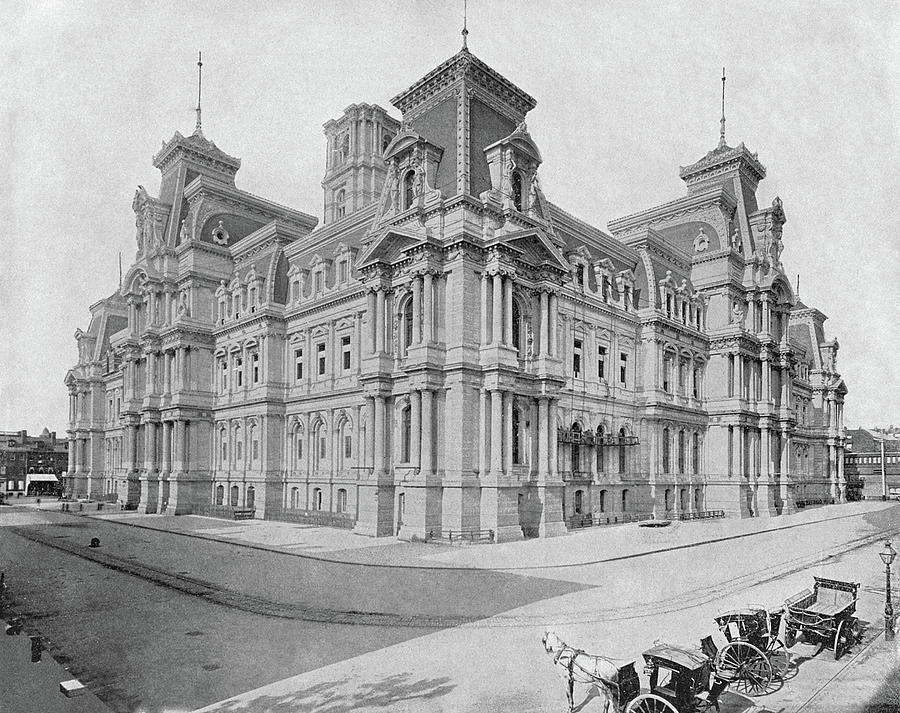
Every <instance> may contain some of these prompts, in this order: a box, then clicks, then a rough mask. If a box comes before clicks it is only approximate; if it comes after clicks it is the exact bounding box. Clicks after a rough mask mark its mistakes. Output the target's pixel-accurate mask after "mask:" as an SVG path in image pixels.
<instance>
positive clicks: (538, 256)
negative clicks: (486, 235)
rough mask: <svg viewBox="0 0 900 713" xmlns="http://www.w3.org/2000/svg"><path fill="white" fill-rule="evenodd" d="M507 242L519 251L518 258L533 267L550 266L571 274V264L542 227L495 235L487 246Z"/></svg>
mask: <svg viewBox="0 0 900 713" xmlns="http://www.w3.org/2000/svg"><path fill="white" fill-rule="evenodd" d="M497 244H505V245H508V246H509V247H512V248H514V249H515V250H517V251H518V252H519V257H518V259H519V260H521V261H522V262H524V263H525V264H527V265H531V266H532V267H550V268H553V269H555V270H558V271H560V272H563V273H565V274H569V271H570V270H571V265H570V264H569V261H568V260H567V259H566V257H565V256H564V255H563V254H562V252H561V251H560V249H559V248H558V247H557V246H556V245H555V244H554V242H553V241H552V240H551V239H550V238H549V237H548V236H547V235H546V234H545V233H544V231H543V230H541V229H540V228H528V229H525V230H517V231H514V232H512V233H505V234H500V235H496V236H494V238H493V239H492V240H489V241H486V242H485V247H490V246H491V245H497Z"/></svg>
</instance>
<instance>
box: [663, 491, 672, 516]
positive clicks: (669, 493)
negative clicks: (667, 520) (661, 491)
mask: <svg viewBox="0 0 900 713" xmlns="http://www.w3.org/2000/svg"><path fill="white" fill-rule="evenodd" d="M663 497H664V499H665V506H666V512H669V510H670V509H671V507H672V491H671V490H670V489H669V488H666V492H665V495H664V496H663Z"/></svg>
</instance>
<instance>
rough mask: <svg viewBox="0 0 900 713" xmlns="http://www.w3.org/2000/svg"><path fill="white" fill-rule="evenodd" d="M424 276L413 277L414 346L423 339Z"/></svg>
mask: <svg viewBox="0 0 900 713" xmlns="http://www.w3.org/2000/svg"><path fill="white" fill-rule="evenodd" d="M421 315H422V278H421V277H420V276H419V275H414V276H413V278H412V332H413V333H412V342H411V343H412V346H416V345H417V344H419V343H420V342H421V341H422V317H421Z"/></svg>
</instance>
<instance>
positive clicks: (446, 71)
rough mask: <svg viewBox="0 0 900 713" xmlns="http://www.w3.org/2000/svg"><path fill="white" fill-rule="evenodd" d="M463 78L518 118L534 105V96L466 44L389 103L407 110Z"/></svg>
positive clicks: (404, 110) (403, 110) (535, 102)
mask: <svg viewBox="0 0 900 713" xmlns="http://www.w3.org/2000/svg"><path fill="white" fill-rule="evenodd" d="M463 79H465V80H467V81H470V82H471V83H472V84H474V85H477V86H480V87H481V88H482V89H484V90H486V91H487V92H489V93H490V94H492V95H493V96H495V97H496V98H497V99H499V100H501V101H502V102H503V103H504V104H506V105H507V106H508V107H509V108H510V109H512V110H513V111H514V113H515V114H516V115H517V116H519V117H520V118H524V116H525V114H527V113H528V112H529V111H531V110H532V109H534V107H535V106H537V101H535V99H534V97H532V96H531V95H530V94H528V93H527V92H525V91H523V90H522V89H520V88H519V87H517V86H516V85H515V84H513V83H512V82H510V81H509V80H508V79H507V78H506V77H504V76H503V75H501V74H500V73H499V72H497V71H495V70H493V69H491V68H490V67H489V66H488V65H487V64H485V63H484V62H482V61H481V60H480V59H478V57H476V56H475V55H474V54H472V53H471V52H470V51H469V50H468V48H466V47H463V48H462V49H461V50H460V51H459V52H457V53H456V54H455V55H453V56H452V57H451V58H450V59H448V60H446V61H445V62H442V63H441V64H440V65H438V66H437V67H435V68H434V69H432V70H431V71H430V72H429V73H428V74H426V75H425V76H424V77H422V78H421V79H420V80H419V81H417V82H416V83H415V84H413V85H412V86H411V87H409V88H408V89H406V90H405V91H403V92H400V94H398V95H397V96H395V97H394V98H393V99H391V104H393V105H394V106H395V107H397V108H398V109H399V110H400V111H402V112H403V113H406V112H407V111H409V110H410V109H413V108H415V107H417V106H419V105H420V104H422V103H424V102H425V101H427V100H428V99H430V98H431V97H432V96H434V95H435V94H438V93H439V92H441V91H443V90H444V89H446V88H447V87H449V86H450V85H452V84H455V83H456V82H458V81H461V80H463Z"/></svg>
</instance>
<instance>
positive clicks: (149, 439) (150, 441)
mask: <svg viewBox="0 0 900 713" xmlns="http://www.w3.org/2000/svg"><path fill="white" fill-rule="evenodd" d="M156 466H157V463H156V423H155V422H153V421H147V423H145V424H144V469H145V470H146V471H147V473H148V474H149V473H152V472H153V471H154V470H156Z"/></svg>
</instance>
